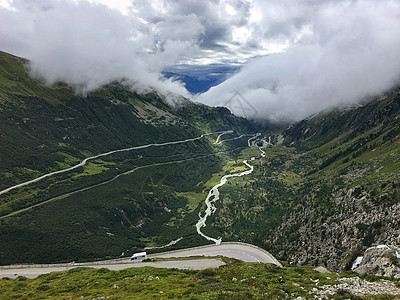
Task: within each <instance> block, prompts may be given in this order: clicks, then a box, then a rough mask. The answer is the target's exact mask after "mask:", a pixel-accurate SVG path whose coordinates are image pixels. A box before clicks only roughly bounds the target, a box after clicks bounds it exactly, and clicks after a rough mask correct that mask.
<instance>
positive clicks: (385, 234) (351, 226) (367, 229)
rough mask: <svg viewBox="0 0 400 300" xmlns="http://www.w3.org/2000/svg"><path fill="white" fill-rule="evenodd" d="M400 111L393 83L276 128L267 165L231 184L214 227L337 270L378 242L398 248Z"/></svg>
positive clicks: (292, 258)
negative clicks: (363, 98) (353, 102)
mask: <svg viewBox="0 0 400 300" xmlns="http://www.w3.org/2000/svg"><path fill="white" fill-rule="evenodd" d="M399 118H400V89H393V90H392V91H389V92H387V93H385V94H382V95H380V96H379V97H376V98H375V99H371V101H369V102H367V103H365V104H363V105H357V106H352V107H346V108H343V107H342V108H335V109H331V110H329V111H324V112H321V113H319V114H317V115H315V116H313V117H310V118H308V119H306V120H303V121H301V122H299V123H297V124H292V125H291V126H290V127H289V128H287V129H285V130H281V131H277V132H275V135H274V138H273V140H274V144H275V145H274V146H272V147H270V148H268V149H267V150H266V158H265V160H264V161H261V162H260V165H259V168H258V170H257V171H256V172H254V173H253V174H252V175H250V177H247V179H246V181H243V182H240V183H239V186H240V187H238V186H235V187H233V186H227V187H225V188H224V189H222V190H221V193H222V194H223V195H224V197H223V199H222V201H221V202H220V203H219V206H218V210H217V213H216V214H215V215H214V216H213V219H212V220H210V221H211V222H210V223H211V224H212V227H213V229H214V230H216V231H217V232H220V233H223V234H224V236H225V238H228V239H232V240H241V241H244V242H248V243H252V244H256V245H259V246H261V247H263V248H265V249H268V251H271V253H274V255H276V256H277V258H279V259H281V260H286V261H288V262H290V263H291V264H295V265H304V264H307V265H324V266H327V267H330V268H332V269H334V270H336V271H343V270H347V269H350V267H351V266H352V264H353V262H354V260H355V259H356V257H358V256H362V255H363V253H364V251H365V250H366V249H367V248H368V247H370V246H377V245H380V244H385V245H389V246H391V247H393V248H396V247H398V246H399V244H400V239H399V236H400V221H399V220H400V219H399V217H398V216H399V213H400V202H399V199H400V185H399V182H400V123H399ZM393 261H394V262H397V263H399V262H400V261H399V260H398V259H397V258H396V257H394V260H393ZM381 273H382V272H381ZM399 275H400V274H399Z"/></svg>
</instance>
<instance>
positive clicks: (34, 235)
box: [0, 52, 257, 264]
mask: <svg viewBox="0 0 400 300" xmlns="http://www.w3.org/2000/svg"><path fill="white" fill-rule="evenodd" d="M28 68H29V62H28V61H27V60H25V59H22V58H19V57H15V56H13V55H10V54H7V53H4V52H0V132H1V134H0V148H1V151H0V191H4V190H5V189H7V188H9V187H12V186H14V185H17V184H20V183H24V182H27V181H30V180H33V179H35V178H39V177H41V176H43V175H44V174H48V173H52V172H57V171H59V170H63V169H67V168H71V167H73V166H76V165H78V164H79V163H80V162H81V161H83V160H84V159H86V158H88V157H93V156H96V155H99V154H104V153H108V152H110V151H115V150H121V149H126V148H130V147H136V148H135V149H134V150H129V151H128V150H126V151H120V152H114V153H112V154H107V155H102V156H97V157H94V158H93V159H91V160H89V161H87V163H86V164H85V165H82V166H80V167H79V166H78V167H76V168H73V169H71V170H70V171H68V172H64V173H59V174H54V175H53V176H49V177H46V178H43V179H42V180H40V181H38V182H33V183H32V184H29V185H26V186H22V187H19V188H15V189H12V190H9V191H7V192H4V193H1V194H0V241H1V243H0V264H10V263H18V262H25V263H29V262H37V263H38V262H56V261H72V260H85V259H95V258H100V257H102V258H105V257H118V256H120V255H121V254H122V253H125V255H129V254H131V253H133V252H135V251H138V250H141V249H143V248H144V247H146V246H160V245H165V244H168V243H169V242H170V241H171V240H176V239H179V238H181V237H183V239H182V241H181V242H180V243H179V245H178V246H179V247H185V246H188V245H200V244H204V243H206V242H207V241H206V240H205V239H203V238H202V237H200V236H199V235H198V234H197V233H196V230H195V227H194V224H195V223H196V221H197V219H198V213H199V210H200V208H202V205H203V202H204V199H205V197H206V192H207V190H205V189H204V186H203V185H204V184H205V183H206V182H207V181H208V180H209V179H210V178H211V176H212V174H213V173H218V172H220V171H221V170H222V167H223V166H224V165H225V164H226V162H227V161H229V160H231V159H233V158H235V157H236V156H237V155H239V152H240V151H241V149H243V148H244V147H246V146H247V141H246V140H245V139H241V140H240V139H237V140H232V141H230V142H227V143H225V144H224V145H221V146H219V147H216V146H214V145H213V142H214V141H215V139H216V138H217V135H218V133H214V134H209V133H212V132H220V131H224V130H234V131H235V132H237V133H255V132H257V130H256V128H255V127H254V125H252V124H250V123H249V122H248V121H247V120H245V119H243V118H239V117H236V116H234V115H232V114H231V113H230V112H229V110H227V109H225V108H211V107H207V106H205V105H198V104H195V103H193V102H190V101H189V100H186V99H183V98H182V97H179V96H177V97H175V99H173V100H172V102H171V100H170V99H168V100H167V99H165V98H163V96H161V95H158V94H157V93H156V92H153V93H149V94H145V95H144V94H138V93H136V92H135V91H133V90H132V89H131V86H130V84H129V82H126V81H120V82H112V83H109V84H107V85H105V86H103V87H101V88H99V89H98V90H96V91H92V92H90V93H88V94H87V95H84V96H83V95H78V94H76V93H75V92H74V90H73V89H72V88H70V87H68V86H67V85H65V84H63V83H62V82H60V83H58V84H56V85H54V86H51V87H49V86H46V85H45V84H43V83H42V82H41V81H40V80H38V79H35V78H32V77H31V76H30V75H29V73H28V71H27V69H28ZM202 134H209V135H206V136H204V137H201V135H202ZM196 138H197V139H196ZM187 139H193V140H188V141H186V142H183V141H184V140H187ZM178 141H182V142H179V144H178V145H177V144H171V145H155V146H146V147H142V148H141V147H140V146H142V145H149V144H162V143H166V142H178ZM172 248H173V247H172Z"/></svg>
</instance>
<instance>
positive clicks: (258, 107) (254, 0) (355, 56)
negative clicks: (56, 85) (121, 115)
mask: <svg viewBox="0 0 400 300" xmlns="http://www.w3.org/2000/svg"><path fill="white" fill-rule="evenodd" d="M0 50H3V51H6V52H11V53H13V54H15V55H19V56H23V57H26V58H28V59H30V60H31V61H32V72H33V73H34V74H35V75H36V76H41V77H43V78H45V79H46V80H47V81H48V82H49V83H52V82H54V81H57V80H64V81H66V82H68V83H70V84H72V85H74V86H78V87H80V88H81V89H89V90H90V89H93V88H96V87H98V86H99V85H101V84H104V83H106V82H108V81H110V80H114V79H118V78H121V77H126V78H129V79H132V80H133V81H135V82H136V88H139V89H141V90H143V89H146V87H152V88H156V89H158V90H159V91H161V92H164V93H166V92H168V91H170V92H173V93H179V94H182V95H185V96H189V95H188V93H187V92H186V90H185V88H184V86H183V85H182V84H181V83H179V82H172V81H171V80H165V79H163V78H162V77H161V75H160V72H161V71H162V70H163V69H165V68H167V67H170V66H176V65H178V66H179V65H183V66H187V65H189V66H190V65H208V64H224V65H238V66H242V68H241V69H240V71H239V72H238V73H236V74H235V75H234V76H233V77H231V78H230V79H228V80H227V81H225V82H224V83H222V84H221V85H219V86H217V87H214V88H212V89H211V90H210V91H209V92H207V93H206V94H203V95H201V96H200V97H198V98H197V100H198V101H202V102H204V103H207V104H210V105H226V106H228V107H230V108H231V109H232V110H235V109H234V107H237V106H247V108H246V109H242V110H240V109H239V110H236V111H235V113H237V114H243V115H248V116H255V117H262V118H268V119H270V120H275V121H281V120H289V121H293V120H299V119H301V118H304V117H306V116H308V115H310V114H313V113H315V112H317V111H319V110H321V109H325V108H327V107H330V106H332V105H336V104H340V103H348V102H352V101H359V99H361V98H363V97H366V96H367V95H373V94H376V93H379V92H381V91H383V90H385V89H388V88H390V87H392V86H393V85H395V84H398V83H399V81H400V80H399V79H400V55H399V53H400V0H391V1H389V0H380V1H371V0H360V1H356V0H353V1H350V0H346V1H345V0H325V1H322V0H302V1H300V0H297V1H296V0H287V1H275V0H225V1H222V0H221V1H217V0H208V1H207V0H154V1H151V0H149V1H145V0H131V1H130V0H119V1H116V0H109V1H106V0H91V1H83V0H82V1H81V0H35V1H29V0H16V1H11V0H0ZM235 92H239V94H236V98H235V97H234V98H233V99H232V101H229V99H230V98H231V97H232V95H234V94H233V93H235ZM237 102H240V103H237Z"/></svg>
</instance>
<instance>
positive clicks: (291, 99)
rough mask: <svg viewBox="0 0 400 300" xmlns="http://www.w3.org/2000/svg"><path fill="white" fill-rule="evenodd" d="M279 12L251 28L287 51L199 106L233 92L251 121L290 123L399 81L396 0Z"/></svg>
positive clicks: (253, 65)
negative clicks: (280, 43)
mask: <svg viewBox="0 0 400 300" xmlns="http://www.w3.org/2000/svg"><path fill="white" fill-rule="evenodd" d="M260 3H261V2H260ZM294 3H295V2H292V3H291V4H292V5H293V4H294ZM315 3H317V2H315ZM305 4H308V5H305ZM262 5H267V4H266V3H265V2H263V3H262ZM284 8H285V5H284V4H281V7H279V4H277V6H276V7H275V8H273V9H272V10H271V11H268V13H265V14H264V15H263V19H262V20H260V21H259V25H260V29H259V30H262V31H263V35H264V36H269V37H271V38H276V39H277V40H281V39H283V38H285V39H287V40H291V42H290V47H289V48H288V49H287V51H286V52H285V53H281V54H275V55H270V56H266V57H261V58H258V59H254V60H253V61H251V62H250V63H248V64H247V65H246V66H245V67H244V68H243V69H242V70H241V71H240V72H239V73H237V74H236V75H235V76H233V77H232V78H230V79H228V80H227V81H225V82H223V83H222V84H221V85H219V86H217V87H214V88H212V89H211V90H210V91H208V92H207V93H206V94H203V95H201V96H200V97H199V98H198V100H199V101H201V102H204V103H207V104H211V105H224V104H226V101H227V100H228V99H230V97H232V92H234V91H239V92H240V93H241V95H243V97H244V98H245V99H247V101H248V102H249V103H251V105H252V106H254V107H255V108H256V109H255V111H254V114H253V116H256V117H263V118H268V119H270V120H273V121H293V120H299V119H302V118H304V117H307V116H308V115H310V114H312V113H315V112H318V111H320V110H322V109H325V108H328V107H331V106H334V105H338V104H342V103H348V102H352V101H358V100H361V99H362V98H363V97H366V96H368V95H374V94H377V93H380V92H382V91H384V90H386V89H389V88H391V87H393V86H394V85H395V84H399V83H400V56H399V55H398V54H399V53H400V40H399V37H400V18H399V16H400V2H398V1H380V2H379V4H377V3H376V2H375V1H369V0H364V1H336V2H325V3H324V2H321V3H320V4H314V5H313V4H312V1H309V2H308V3H307V1H302V2H301V3H300V2H299V3H297V5H293V6H291V7H290V9H289V10H288V11H287V12H286V11H284V10H283V9H284ZM285 15H286V16H287V18H284V16H285ZM278 25H279V26H278ZM261 28H262V29H261ZM227 105H228V106H229V103H228V104H227ZM235 112H236V113H238V114H241V110H236V111H235ZM256 112H257V114H256ZM242 114H243V113H242Z"/></svg>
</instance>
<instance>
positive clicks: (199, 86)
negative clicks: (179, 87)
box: [162, 65, 239, 94]
mask: <svg viewBox="0 0 400 300" xmlns="http://www.w3.org/2000/svg"><path fill="white" fill-rule="evenodd" d="M238 69H239V68H238V67H236V66H220V65H209V66H197V67H193V66H186V67H185V68H170V70H166V71H164V72H162V74H163V75H164V76H165V77H166V78H174V79H176V80H179V81H181V82H183V83H184V84H185V87H186V89H187V90H188V92H190V93H191V94H201V93H205V92H207V91H208V90H209V89H210V88H211V87H213V86H216V85H218V84H220V83H222V82H223V81H225V80H226V79H227V78H228V77H230V76H231V75H232V74H233V73H234V72H236V71H237V70H238Z"/></svg>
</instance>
